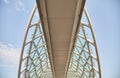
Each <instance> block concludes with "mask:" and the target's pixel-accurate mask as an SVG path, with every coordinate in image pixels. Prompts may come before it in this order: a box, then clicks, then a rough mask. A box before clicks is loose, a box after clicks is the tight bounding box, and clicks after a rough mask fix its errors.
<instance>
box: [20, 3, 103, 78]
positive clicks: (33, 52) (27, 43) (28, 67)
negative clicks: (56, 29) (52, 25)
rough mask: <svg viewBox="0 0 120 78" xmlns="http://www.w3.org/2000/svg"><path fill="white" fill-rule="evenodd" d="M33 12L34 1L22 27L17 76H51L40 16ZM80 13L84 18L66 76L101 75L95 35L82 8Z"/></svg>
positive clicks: (93, 77)
mask: <svg viewBox="0 0 120 78" xmlns="http://www.w3.org/2000/svg"><path fill="white" fill-rule="evenodd" d="M36 13H37V6H36V5H35V7H34V8H33V11H32V14H31V16H30V19H29V22H28V25H27V28H26V31H25V36H24V40H23V45H22V49H21V56H20V63H19V70H18V78H53V73H52V69H51V68H52V67H51V63H50V60H49V59H50V58H49V54H48V51H47V46H46V45H47V44H46V41H45V38H44V31H43V29H42V25H41V23H40V21H41V19H40V17H37V18H36V17H35V15H36ZM83 15H85V18H82V20H86V21H84V22H80V24H79V31H78V33H77V36H76V40H75V44H74V47H73V51H71V55H70V56H71V58H69V59H70V62H69V64H68V65H69V67H68V70H67V73H66V76H67V78H101V68H100V61H99V55H98V49H97V45H96V39H95V35H94V32H93V28H92V24H91V21H90V18H89V16H88V13H87V11H86V9H84V12H83ZM82 17H84V16H82ZM36 19H37V21H36ZM34 22H35V23H34ZM87 30H88V31H87ZM30 35H31V37H30ZM29 37H30V38H29Z"/></svg>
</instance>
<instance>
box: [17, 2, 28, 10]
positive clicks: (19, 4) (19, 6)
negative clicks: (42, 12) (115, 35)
mask: <svg viewBox="0 0 120 78" xmlns="http://www.w3.org/2000/svg"><path fill="white" fill-rule="evenodd" d="M15 9H16V10H17V11H23V12H26V11H27V10H26V9H25V5H24V4H23V3H22V2H21V1H17V2H16V6H15Z"/></svg>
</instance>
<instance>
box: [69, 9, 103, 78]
mask: <svg viewBox="0 0 120 78" xmlns="http://www.w3.org/2000/svg"><path fill="white" fill-rule="evenodd" d="M81 21H82V22H80V24H79V31H78V32H77V35H76V40H75V44H74V48H73V51H72V54H71V58H70V62H69V68H68V71H67V78H101V69H100V62H99V56H98V49H97V45H96V39H95V35H94V32H93V28H92V24H91V21H90V18H89V16H88V13H87V11H86V9H85V8H84V11H83V15H82V19H81Z"/></svg>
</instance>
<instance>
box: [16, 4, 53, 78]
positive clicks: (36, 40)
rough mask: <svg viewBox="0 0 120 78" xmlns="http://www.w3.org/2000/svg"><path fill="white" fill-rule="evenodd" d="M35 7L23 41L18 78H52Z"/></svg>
mask: <svg viewBox="0 0 120 78" xmlns="http://www.w3.org/2000/svg"><path fill="white" fill-rule="evenodd" d="M37 13H38V11H37V6H36V5H35V6H34V8H33V11H32V14H31V16H30V19H29V22H28V26H27V29H26V31H25V36H24V40H23V45H22V50H21V56H20V63H19V71H18V78H53V74H52V70H51V65H50V61H49V56H48V51H47V47H46V41H45V38H44V32H43V30H42V25H41V23H40V21H41V20H40V17H38V16H37Z"/></svg>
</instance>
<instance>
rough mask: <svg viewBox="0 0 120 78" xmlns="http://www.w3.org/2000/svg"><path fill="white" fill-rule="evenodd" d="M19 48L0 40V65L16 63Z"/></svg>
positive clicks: (10, 65)
mask: <svg viewBox="0 0 120 78" xmlns="http://www.w3.org/2000/svg"><path fill="white" fill-rule="evenodd" d="M19 56H20V49H18V48H15V47H14V46H13V45H12V44H3V43H1V42H0V67H13V66H16V65H18V62H19Z"/></svg>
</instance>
